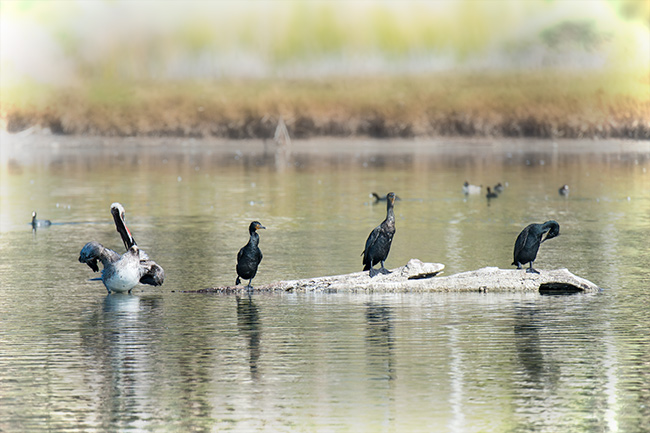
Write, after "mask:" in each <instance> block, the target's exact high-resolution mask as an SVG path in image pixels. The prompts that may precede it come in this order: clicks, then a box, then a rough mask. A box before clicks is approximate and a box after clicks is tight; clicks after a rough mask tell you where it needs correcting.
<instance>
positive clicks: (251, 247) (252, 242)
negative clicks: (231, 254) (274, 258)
mask: <svg viewBox="0 0 650 433" xmlns="http://www.w3.org/2000/svg"><path fill="white" fill-rule="evenodd" d="M265 228H266V227H264V226H262V224H260V223H259V222H258V221H253V222H252V223H251V224H250V226H248V233H250V235H251V237H250V239H249V240H248V243H247V244H246V245H244V246H243V247H242V249H240V250H239V253H237V279H236V280H235V285H239V284H240V283H241V280H240V277H241V278H243V279H245V280H248V285H247V286H246V288H247V289H252V288H253V286H252V285H251V282H252V281H253V278H254V277H255V274H256V273H257V266H258V265H259V264H260V262H261V261H262V251H260V249H259V247H258V246H257V245H258V244H259V243H260V235H258V234H257V230H259V229H265Z"/></svg>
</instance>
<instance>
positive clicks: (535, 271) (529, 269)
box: [526, 266, 539, 274]
mask: <svg viewBox="0 0 650 433" xmlns="http://www.w3.org/2000/svg"><path fill="white" fill-rule="evenodd" d="M526 273H527V274H539V271H538V270H537V269H533V267H532V266H531V267H530V268H528V269H526Z"/></svg>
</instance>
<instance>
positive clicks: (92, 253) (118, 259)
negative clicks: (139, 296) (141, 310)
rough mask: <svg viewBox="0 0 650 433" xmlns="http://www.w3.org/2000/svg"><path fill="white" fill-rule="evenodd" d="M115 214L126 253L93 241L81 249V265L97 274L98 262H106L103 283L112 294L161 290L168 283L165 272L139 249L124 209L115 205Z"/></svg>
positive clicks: (112, 211)
mask: <svg viewBox="0 0 650 433" xmlns="http://www.w3.org/2000/svg"><path fill="white" fill-rule="evenodd" d="M111 214H112V215H113V220H114V221H115V227H116V228H117V231H118V233H119V234H120V237H121V238H122V242H124V246H125V247H126V252H125V253H124V254H122V255H121V256H120V255H119V254H118V253H116V252H115V251H113V250H111V249H109V248H105V247H104V246H103V245H102V244H100V243H99V242H95V241H91V242H88V243H87V244H86V245H84V247H83V248H82V249H81V252H80V253H79V262H81V263H85V264H87V265H88V266H89V267H90V269H92V270H93V271H95V272H97V271H99V266H98V265H97V261H100V262H102V265H103V266H104V269H103V270H102V277H101V281H102V282H103V283H104V286H105V287H106V290H108V293H111V292H131V289H133V287H135V286H136V284H138V283H142V284H149V285H151V286H160V285H161V284H162V283H163V282H164V280H165V271H164V270H163V268H162V267H160V266H159V265H158V264H157V263H156V262H154V261H153V260H151V259H149V256H148V255H147V253H145V252H144V251H142V250H140V248H138V246H137V245H136V243H135V239H133V236H131V232H130V231H129V229H128V228H127V227H126V224H125V223H124V207H122V205H121V204H119V203H113V204H112V205H111Z"/></svg>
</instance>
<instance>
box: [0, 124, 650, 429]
mask: <svg viewBox="0 0 650 433" xmlns="http://www.w3.org/2000/svg"><path fill="white" fill-rule="evenodd" d="M1 141H2V147H1V150H2V155H1V158H0V159H1V165H0V170H1V171H0V181H1V183H0V211H1V213H0V255H1V260H0V432H14V431H16V432H17V431H29V432H41V431H60V430H65V431H156V432H159V431H182V432H203V431H206V432H208V431H222V430H226V431H273V432H277V431H279V432H281V431H287V432H289V431H291V432H294V431H306V432H314V431H317V432H331V431H350V432H361V431H368V432H405V431H409V432H418V431H422V432H431V431H436V432H478V431H481V432H560V431H561V432H618V431H621V432H639V431H644V429H645V430H646V431H647V429H648V426H649V425H650V403H649V402H650V316H649V311H650V300H649V296H648V294H649V293H650V271H649V269H650V247H649V245H650V242H649V241H650V236H649V233H650V145H649V144H648V143H647V142H641V143H639V142H633V141H606V142H602V141H601V142H595V141H584V142H580V141H559V142H552V141H543V140H533V141H523V140H522V141H518V140H447V141H444V140H443V141H373V140H350V141H345V140H327V139H319V140H313V141H308V142H296V143H294V144H293V146H292V147H291V149H290V150H283V151H277V150H276V149H275V147H274V145H273V143H271V142H266V143H265V142H261V141H254V142H244V141H235V142H224V141H196V140H182V139H171V138H170V139H117V138H114V139H105V138H86V137H59V136H39V135H27V136H20V135H14V136H11V135H7V134H3V135H2V136H1ZM465 180H467V181H469V182H471V183H474V184H482V185H484V186H487V185H494V184H496V183H497V182H502V183H505V182H508V187H507V188H506V190H505V192H503V193H502V194H501V195H500V197H498V198H497V199H494V200H492V201H491V202H489V203H488V201H487V200H486V199H485V197H484V196H483V195H480V196H469V197H466V196H464V195H463V194H462V193H461V185H462V183H463V182H464V181H465ZM565 183H566V184H569V186H570V195H569V197H568V198H565V197H561V196H560V195H559V194H558V188H559V187H560V186H561V185H562V184H565ZM373 191H376V192H378V193H381V194H386V193H387V192H388V191H395V192H396V193H397V195H398V196H400V197H401V200H400V201H398V202H397V203H396V207H395V213H396V218H397V223H396V224H397V233H396V235H395V239H394V241H393V247H392V250H391V253H390V256H389V257H388V260H387V262H386V265H387V267H389V268H394V267H398V266H401V265H404V264H405V263H406V262H407V261H408V260H409V259H410V258H419V259H421V260H423V261H430V262H440V263H444V264H445V265H446V269H445V274H446V275H450V274H453V273H456V272H461V271H465V270H470V269H476V268H479V267H484V266H499V267H502V268H511V266H510V263H511V262H512V248H513V244H514V241H515V238H516V237H517V234H518V233H519V231H521V229H522V228H523V227H524V226H526V225H527V224H529V223H531V222H543V221H546V220H549V219H554V220H557V221H558V222H559V223H560V226H561V236H560V237H558V238H557V239H553V240H551V241H549V242H548V243H544V244H543V246H542V248H541V249H540V253H539V255H538V260H537V261H536V262H535V266H536V267H537V268H538V269H554V268H561V267H566V268H568V269H569V270H570V271H572V272H573V273H575V274H576V275H579V276H582V277H585V278H587V279H589V280H591V281H593V282H594V283H596V284H598V285H599V286H600V287H602V291H601V292H600V293H597V294H589V295H572V296H542V295H539V294H537V293H526V294H516V293H508V294H489V293H488V294H478V293H476V294H472V293H470V294H454V293H436V294H422V293H405V294H382V293H368V294H364V293H338V294H334V293H307V294H304V293H282V294H281V293H272V294H269V293H264V294H254V295H253V296H252V297H251V298H248V297H237V296H235V295H216V294H190V293H182V291H183V290H195V289H202V288H207V287H213V286H222V285H232V284H233V283H234V281H235V277H236V274H235V270H234V266H235V257H236V254H237V251H238V249H239V248H240V247H241V246H243V245H244V244H245V243H246V242H247V239H248V232H247V227H248V224H249V223H250V221H252V220H259V221H260V222H262V224H263V225H265V226H266V227H267V230H263V231H261V233H260V235H261V241H260V247H261V249H262V251H263V252H264V260H263V261H262V264H261V266H260V270H259V272H258V275H257V277H256V278H255V280H253V284H254V285H255V284H264V283H269V282H272V281H275V280H279V279H293V278H300V277H313V276H321V275H331V274H341V273H347V272H353V271H359V270H361V268H362V266H361V257H360V253H361V251H362V250H363V246H364V243H365V240H366V237H367V236H368V234H369V232H370V231H371V230H372V228H373V227H375V226H376V225H378V224H379V223H380V222H381V221H382V220H383V218H384V216H385V212H386V210H385V204H377V205H376V204H374V203H373V200H372V199H370V198H369V194H370V193H371V192H373ZM115 201H119V202H121V203H122V204H123V205H124V206H125V208H126V218H127V224H128V226H129V228H130V229H131V231H132V232H133V234H134V237H135V239H136V240H137V242H138V245H139V246H140V247H141V248H142V249H144V250H146V251H147V252H148V253H149V255H150V256H151V257H152V258H153V259H154V260H156V262H157V263H159V264H160V265H161V266H162V267H163V268H164V269H165V273H166V280H165V283H164V285H163V286H162V287H151V286H142V285H140V286H137V287H136V288H135V289H134V290H133V293H132V294H131V295H107V294H106V291H105V289H104V287H103V285H102V284H101V282H97V281H89V279H90V278H92V277H95V276H97V275H96V274H93V273H92V271H91V270H90V269H89V268H88V267H87V266H85V265H82V264H80V263H79V262H78V261H77V257H78V255H79V251H80V250H81V247H82V246H83V245H84V244H85V243H86V242H88V241H90V240H97V241H99V242H101V243H103V244H104V245H105V246H107V247H109V248H113V249H115V250H117V251H120V252H121V251H123V246H122V244H121V241H120V238H119V235H118V234H117V233H116V231H115V228H114V225H113V223H112V219H111V215H110V213H109V207H110V204H111V203H112V202H115ZM34 210H35V211H37V212H38V216H39V218H43V219H50V220H52V222H53V223H54V224H53V225H52V226H51V227H48V228H42V229H39V230H38V231H36V232H32V229H31V226H30V225H29V224H28V222H29V221H30V218H31V212H32V211H34Z"/></svg>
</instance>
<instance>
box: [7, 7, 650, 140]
mask: <svg viewBox="0 0 650 433" xmlns="http://www.w3.org/2000/svg"><path fill="white" fill-rule="evenodd" d="M0 19H1V22H0V28H1V30H0V31H1V32H2V38H1V43H2V46H1V51H0V54H1V69H0V74H1V83H0V85H1V88H0V90H1V91H2V94H1V95H0V96H1V102H2V107H1V110H2V113H1V115H2V118H3V124H4V127H5V128H7V129H9V130H10V131H19V130H22V129H25V128H28V127H30V126H39V127H43V128H48V130H50V131H52V132H58V133H93V134H110V135H138V134H145V135H168V134H171V135H191V136H224V137H236V138H245V137H268V136H272V132H273V130H274V127H275V125H276V124H277V121H278V119H279V118H280V116H282V117H283V118H284V119H285V120H286V121H287V125H288V127H289V130H290V132H291V133H292V134H293V135H298V136H305V137H306V136H310V135H315V134H318V135H342V136H346V135H355V134H367V135H372V136H378V137H382V136H414V135H458V134H460V135H495V136H498V135H516V136H517V135H518V136H521V135H524V136H528V135H531V136H566V137H579V136H623V137H636V138H650V115H649V113H650V0H526V1H519V0H453V1H452V0H450V1H443V0H438V1H430V2H426V1H348V2H329V1H306V0H303V1H283V0H279V1H219V2H216V1H215V2H208V1H169V2H153V1H126V0H97V1H91V0H88V1H59V0H52V1H42V0H41V1H2V2H1V3H0Z"/></svg>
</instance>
